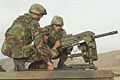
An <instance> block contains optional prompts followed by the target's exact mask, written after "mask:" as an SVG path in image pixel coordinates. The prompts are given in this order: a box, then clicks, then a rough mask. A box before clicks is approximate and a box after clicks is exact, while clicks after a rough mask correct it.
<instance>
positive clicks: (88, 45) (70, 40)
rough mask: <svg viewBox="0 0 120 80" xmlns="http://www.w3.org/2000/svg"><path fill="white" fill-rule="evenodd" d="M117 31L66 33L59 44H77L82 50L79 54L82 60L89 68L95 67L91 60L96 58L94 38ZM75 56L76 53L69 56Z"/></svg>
mask: <svg viewBox="0 0 120 80" xmlns="http://www.w3.org/2000/svg"><path fill="white" fill-rule="evenodd" d="M117 33H118V31H111V32H107V33H103V34H99V35H95V33H93V32H91V31H86V32H83V33H79V34H76V35H68V36H67V37H65V38H62V39H61V46H62V48H67V47H73V46H78V48H79V50H80V51H81V52H82V53H81V54H80V55H79V56H82V57H83V59H84V61H85V62H86V63H87V62H88V63H89V69H97V68H96V67H95V65H94V64H93V61H96V60H97V59H98V55H97V47H96V42H95V39H96V38H100V37H105V36H109V35H113V34H117ZM76 56H77V57H78V54H77V55H76V54H72V55H70V57H71V58H73V57H76Z"/></svg>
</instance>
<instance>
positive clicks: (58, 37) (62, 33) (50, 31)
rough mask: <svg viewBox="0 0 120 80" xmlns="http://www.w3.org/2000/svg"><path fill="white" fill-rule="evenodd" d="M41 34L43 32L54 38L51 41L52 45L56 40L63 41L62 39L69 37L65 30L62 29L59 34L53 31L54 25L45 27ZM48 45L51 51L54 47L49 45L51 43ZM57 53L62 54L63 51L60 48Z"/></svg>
mask: <svg viewBox="0 0 120 80" xmlns="http://www.w3.org/2000/svg"><path fill="white" fill-rule="evenodd" d="M41 32H43V33H44V34H45V33H46V34H49V36H52V37H53V38H54V39H51V43H54V42H55V41H56V40H61V38H62V37H65V36H66V35H67V34H66V31H65V30H64V29H61V30H60V31H59V32H55V31H54V30H53V29H52V25H48V26H45V27H44V28H43V29H42V31H41ZM47 45H48V47H49V48H50V49H51V48H52V47H53V45H49V43H47ZM57 51H58V52H61V51H62V49H61V48H59V49H58V50H57Z"/></svg>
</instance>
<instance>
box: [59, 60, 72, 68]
mask: <svg viewBox="0 0 120 80" xmlns="http://www.w3.org/2000/svg"><path fill="white" fill-rule="evenodd" d="M71 68H72V67H70V66H67V65H66V64H65V63H64V62H61V61H59V63H58V65H57V69H71Z"/></svg>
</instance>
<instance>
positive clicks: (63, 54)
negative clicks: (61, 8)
mask: <svg viewBox="0 0 120 80" xmlns="http://www.w3.org/2000/svg"><path fill="white" fill-rule="evenodd" d="M54 24H57V25H61V26H63V25H64V23H63V19H62V17H60V16H54V17H53V20H52V22H51V25H48V26H45V27H44V28H43V29H42V30H43V32H47V33H46V34H48V35H49V37H48V42H47V46H48V47H49V48H50V49H52V47H53V46H54V43H55V41H57V40H59V41H60V40H61V38H63V37H66V35H67V34H66V31H65V30H64V29H62V28H61V29H60V30H59V31H58V32H55V31H54V29H53V25H54ZM71 50H72V48H64V49H62V48H61V47H59V48H58V49H57V52H56V55H55V56H54V57H53V59H57V58H60V60H59V62H58V66H57V67H58V68H63V67H65V66H66V65H65V64H64V62H65V61H66V60H67V56H68V54H70V53H71ZM54 51H56V50H54ZM57 53H58V54H57Z"/></svg>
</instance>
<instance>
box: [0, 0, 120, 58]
mask: <svg viewBox="0 0 120 80" xmlns="http://www.w3.org/2000/svg"><path fill="white" fill-rule="evenodd" d="M34 3H39V4H42V5H43V6H44V7H45V8H46V10H47V15H45V16H43V18H42V19H41V20H40V21H39V23H40V25H41V27H43V26H45V25H49V24H50V23H51V20H52V18H53V16H54V15H59V16H61V17H63V19H64V26H63V28H64V29H65V30H66V31H67V33H68V34H78V33H81V32H84V31H93V32H94V33H95V34H101V33H106V32H110V31H113V30H117V31H118V32H120V0H0V49H1V46H2V43H3V41H4V38H5V37H4V34H5V32H6V30H7V29H8V28H9V27H10V26H11V24H12V23H13V21H14V20H15V19H16V18H17V17H18V16H20V15H23V14H24V13H28V10H29V8H30V6H31V5H32V4H34ZM96 43H97V50H98V53H102V52H108V51H113V50H120V33H118V34H116V35H111V36H107V37H104V38H99V39H96ZM2 58H6V57H5V56H4V55H3V54H2V53H1V52H0V59H2Z"/></svg>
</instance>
